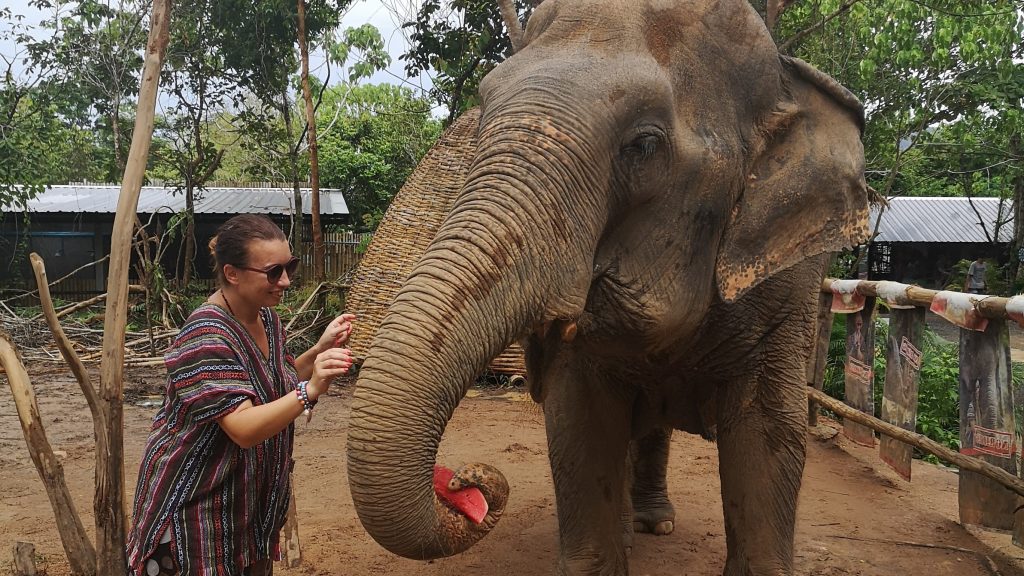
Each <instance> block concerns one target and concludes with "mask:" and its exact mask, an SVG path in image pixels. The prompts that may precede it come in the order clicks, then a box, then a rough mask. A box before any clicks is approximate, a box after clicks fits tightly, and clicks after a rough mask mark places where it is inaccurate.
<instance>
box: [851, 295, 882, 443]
mask: <svg viewBox="0 0 1024 576" xmlns="http://www.w3.org/2000/svg"><path fill="white" fill-rule="evenodd" d="M874 366H875V299H874V298H867V300H866V301H865V302H864V309H863V310H861V311H860V312H855V313H853V314H847V315H846V364H845V367H844V370H843V372H844V382H845V395H846V403H847V404H848V405H849V406H851V407H853V408H856V409H857V410H860V411H861V412H863V413H865V414H870V415H871V416H874V414H875V399H874V395H873V394H872V390H873V383H874V378H875V370H874ZM843 434H844V435H845V436H846V437H847V438H849V439H850V440H853V441H854V442H856V443H858V444H863V445H864V446H870V447H872V448H874V446H875V435H874V433H873V432H872V431H871V429H870V428H867V427H865V426H862V425H860V424H859V423H857V422H849V423H847V422H843Z"/></svg>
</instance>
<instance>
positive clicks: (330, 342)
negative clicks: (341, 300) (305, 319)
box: [316, 314, 356, 352]
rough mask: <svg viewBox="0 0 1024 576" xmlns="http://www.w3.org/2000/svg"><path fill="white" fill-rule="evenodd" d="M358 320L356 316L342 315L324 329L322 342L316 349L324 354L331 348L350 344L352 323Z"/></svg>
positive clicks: (320, 341) (318, 343)
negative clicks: (346, 343)
mask: <svg viewBox="0 0 1024 576" xmlns="http://www.w3.org/2000/svg"><path fill="white" fill-rule="evenodd" d="M355 319H356V315H355V314H342V315H341V316H338V317H337V318H335V319H334V320H331V323H330V324H328V325H327V328H325V329H324V333H323V335H322V336H320V340H318V341H317V343H316V349H317V350H318V351H320V352H323V351H325V350H327V349H329V348H337V347H339V346H341V345H342V344H344V343H345V342H348V337H349V335H350V334H352V321H353V320H355Z"/></svg>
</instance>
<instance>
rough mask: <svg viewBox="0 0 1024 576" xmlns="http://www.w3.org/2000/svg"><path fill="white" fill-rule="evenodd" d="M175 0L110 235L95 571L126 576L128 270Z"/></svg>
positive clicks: (158, 33)
mask: <svg viewBox="0 0 1024 576" xmlns="http://www.w3.org/2000/svg"><path fill="white" fill-rule="evenodd" d="M170 12H171V1H170V0H153V13H152V16H151V17H150V30H149V39H148V40H147V42H146V52H145V63H144V65H143V69H142V79H141V81H140V82H139V103H138V107H137V110H138V112H137V117H136V120H135V129H134V131H133V133H132V143H131V146H130V147H129V150H128V161H127V164H126V168H125V172H124V178H123V180H122V182H121V193H120V195H119V197H118V200H117V214H116V215H115V216H114V228H113V231H112V233H111V237H110V270H109V274H108V276H107V294H108V296H107V308H106V316H105V318H104V322H103V357H102V360H101V362H100V394H99V396H100V403H99V406H100V410H99V412H100V413H101V414H103V416H104V422H105V424H106V434H105V435H102V436H99V437H97V438H96V498H95V501H94V503H93V509H94V512H95V516H96V517H95V522H96V544H97V546H96V549H97V558H96V573H98V574H104V575H105V576H123V575H124V574H125V569H126V568H127V564H126V562H127V560H126V557H125V533H126V532H127V527H128V522H127V513H126V505H125V500H124V414H123V411H122V405H121V402H122V393H123V384H124V383H123V381H122V380H123V377H124V333H125V325H126V323H127V314H128V267H129V265H130V261H131V249H132V248H131V241H132V227H133V225H134V223H135V217H136V212H137V210H138V206H139V191H140V189H141V188H142V179H143V177H144V176H145V172H146V160H147V159H148V158H149V147H150V145H151V144H152V142H153V119H154V115H155V111H156V98H157V90H158V88H159V86H160V68H161V67H162V66H163V61H164V55H165V53H166V51H167V41H168V29H169V24H170Z"/></svg>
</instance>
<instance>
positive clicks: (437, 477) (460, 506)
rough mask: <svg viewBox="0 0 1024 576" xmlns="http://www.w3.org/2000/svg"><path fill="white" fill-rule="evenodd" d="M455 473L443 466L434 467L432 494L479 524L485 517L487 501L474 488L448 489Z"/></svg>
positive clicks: (477, 489) (478, 490)
mask: <svg viewBox="0 0 1024 576" xmlns="http://www.w3.org/2000/svg"><path fill="white" fill-rule="evenodd" d="M452 476H455V472H454V471H452V470H449V469H448V468H445V467H444V466H434V492H435V493H436V494H437V495H438V497H440V498H441V499H442V500H444V501H445V502H447V503H448V504H449V505H450V506H452V507H454V508H455V509H456V510H458V511H459V512H462V513H463V514H465V515H466V517H467V518H469V519H470V520H472V521H473V522H474V523H476V524H479V523H481V522H483V521H484V518H485V517H486V516H487V500H485V499H484V494H483V492H481V491H480V489H479V488H476V487H475V486H470V487H469V488H463V489H462V490H456V491H452V490H449V489H448V482H449V481H451V479H452Z"/></svg>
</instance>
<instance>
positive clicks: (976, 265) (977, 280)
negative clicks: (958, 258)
mask: <svg viewBox="0 0 1024 576" xmlns="http://www.w3.org/2000/svg"><path fill="white" fill-rule="evenodd" d="M986 272H988V265H987V264H986V263H985V261H984V260H982V259H981V257H980V256H979V257H977V258H975V259H974V262H971V265H970V267H969V268H967V278H966V279H964V292H967V293H969V294H983V293H984V292H985V288H986V286H985V273H986Z"/></svg>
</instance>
